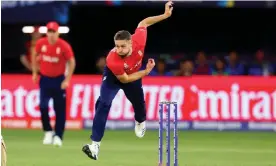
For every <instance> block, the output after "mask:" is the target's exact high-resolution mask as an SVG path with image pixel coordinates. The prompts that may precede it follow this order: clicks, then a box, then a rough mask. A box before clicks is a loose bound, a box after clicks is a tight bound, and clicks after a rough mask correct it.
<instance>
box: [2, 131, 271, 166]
mask: <svg viewBox="0 0 276 166" xmlns="http://www.w3.org/2000/svg"><path fill="white" fill-rule="evenodd" d="M2 136H3V137H4V140H5V142H6V146H7V156H8V162H7V166H90V165H91V166H157V165H158V132H157V131H147V133H146V135H145V137H144V138H142V139H139V138H137V137H136V136H135V134H134V131H122V130H118V131H111V130H107V131H106V133H105V136H104V139H103V140H102V144H101V149H100V155H99V160H97V161H94V160H91V159H90V158H88V157H87V156H86V155H85V154H84V153H83V152H82V151H81V149H82V146H83V145H84V144H87V143H90V142H91V141H90V139H89V136H90V130H79V131H76V130H75V131H66V133H65V136H64V142H63V147H61V148H57V147H54V146H52V145H42V138H43V133H42V131H40V130H14V129H3V130H2ZM164 138H165V137H164ZM171 140H173V137H171ZM163 145H164V148H163V150H165V149H166V148H165V142H164V144H163ZM165 159H166V158H165V152H164V164H163V165H165ZM178 159H179V166H276V133H273V132H210V131H179V146H178ZM171 165H173V142H172V141H171Z"/></svg>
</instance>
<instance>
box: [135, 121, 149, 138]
mask: <svg viewBox="0 0 276 166" xmlns="http://www.w3.org/2000/svg"><path fill="white" fill-rule="evenodd" d="M145 133H146V122H145V121H144V122H142V123H139V122H137V121H136V122H135V134H136V136H137V137H139V138H143V137H144V135H145Z"/></svg>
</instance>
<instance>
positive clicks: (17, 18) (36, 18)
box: [1, 0, 275, 24]
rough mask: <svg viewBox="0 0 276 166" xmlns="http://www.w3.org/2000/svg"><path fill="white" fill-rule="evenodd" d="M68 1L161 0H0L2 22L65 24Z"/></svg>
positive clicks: (120, 0)
mask: <svg viewBox="0 0 276 166" xmlns="http://www.w3.org/2000/svg"><path fill="white" fill-rule="evenodd" d="M174 2H175V6H177V7H211V8H214V7H215V8H226V7H227V8H232V7H235V8H274V7H275V2H274V1H233V0H221V1H199V0H195V1H179V0H175V1H174ZM71 5H101V6H143V7H147V6H149V7H150V6H158V5H164V1H148V0H140V1H124V0H105V1H23V0H17V1H1V12H2V17H1V19H2V22H3V23H28V22H29V23H42V22H47V21H50V20H56V21H58V22H59V23H61V24H66V23H67V22H68V20H69V10H70V6H71Z"/></svg>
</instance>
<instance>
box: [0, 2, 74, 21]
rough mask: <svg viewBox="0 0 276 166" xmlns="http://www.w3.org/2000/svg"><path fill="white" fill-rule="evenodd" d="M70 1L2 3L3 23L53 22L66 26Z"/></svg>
mask: <svg viewBox="0 0 276 166" xmlns="http://www.w3.org/2000/svg"><path fill="white" fill-rule="evenodd" d="M70 4H71V2H69V1H67V2H66V1H1V12H2V16H1V21H2V22H3V23H42V22H47V21H51V20H55V21H58V22H59V23H60V24H66V23H67V22H68V20H69V18H68V15H69V6H70Z"/></svg>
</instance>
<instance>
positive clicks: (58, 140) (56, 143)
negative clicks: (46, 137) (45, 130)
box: [53, 135, 62, 147]
mask: <svg viewBox="0 0 276 166" xmlns="http://www.w3.org/2000/svg"><path fill="white" fill-rule="evenodd" d="M53 145H54V146H57V147H61V146H62V140H61V138H60V137H59V136H57V135H55V136H54V139H53Z"/></svg>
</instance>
